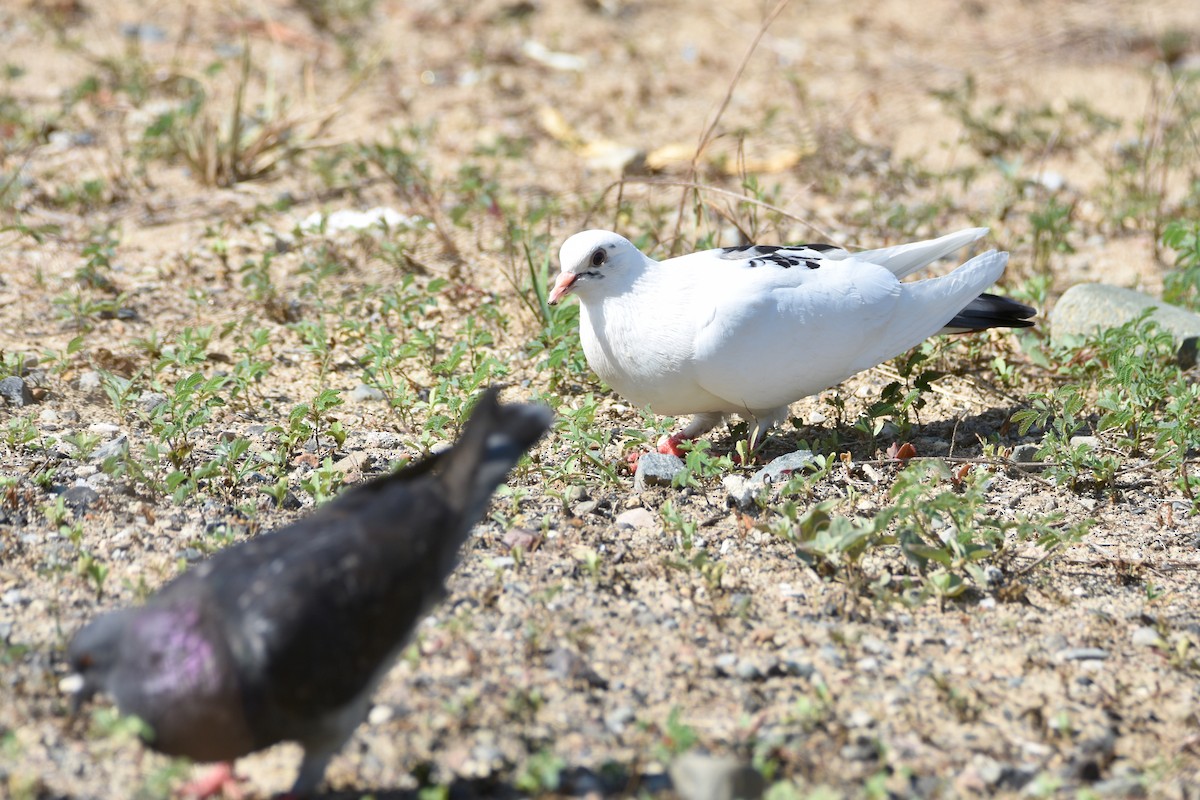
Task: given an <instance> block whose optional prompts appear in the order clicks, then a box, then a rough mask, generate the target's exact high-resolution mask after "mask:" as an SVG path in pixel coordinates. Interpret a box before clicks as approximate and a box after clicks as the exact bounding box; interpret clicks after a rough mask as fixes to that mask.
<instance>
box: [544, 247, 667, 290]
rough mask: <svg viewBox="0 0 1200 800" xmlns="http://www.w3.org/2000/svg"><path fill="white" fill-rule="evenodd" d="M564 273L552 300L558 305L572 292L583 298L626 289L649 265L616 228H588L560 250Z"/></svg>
mask: <svg viewBox="0 0 1200 800" xmlns="http://www.w3.org/2000/svg"><path fill="white" fill-rule="evenodd" d="M558 260H559V265H560V266H561V268H562V272H560V273H559V274H558V279H557V280H556V281H555V283H554V289H553V290H552V291H551V292H550V297H549V299H548V302H549V303H550V305H555V304H556V303H558V302H559V301H561V300H562V299H563V298H564V297H566V296H567V295H569V294H571V293H572V292H578V293H579V296H580V298H582V299H587V297H588V296H589V295H591V294H594V293H604V294H614V293H616V292H618V291H619V290H621V289H624V288H625V287H626V286H628V285H629V283H630V282H631V281H632V280H633V278H635V277H636V276H637V275H638V274H639V273H640V272H641V270H642V268H643V267H644V266H645V265H646V261H647V259H646V256H645V255H643V254H642V251H641V250H638V249H637V248H636V247H634V246H633V243H632V242H630V241H629V240H628V239H626V238H625V237H624V236H621V235H619V234H616V233H613V232H612V231H584V232H583V233H577V234H575V235H574V236H572V237H571V238H570V239H567V240H566V241H565V242H563V246H562V249H560V250H559V251H558Z"/></svg>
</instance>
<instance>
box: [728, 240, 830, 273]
mask: <svg viewBox="0 0 1200 800" xmlns="http://www.w3.org/2000/svg"><path fill="white" fill-rule="evenodd" d="M833 251H837V253H836V255H840V254H841V253H844V252H845V251H843V250H842V249H841V248H840V247H838V246H837V245H832V244H797V245H770V244H743V245H739V246H738V247H723V248H721V250H720V251H719V252H720V255H719V256H718V257H719V258H723V259H725V260H727V261H743V262H745V264H746V266H748V267H751V268H753V267H761V266H764V265H766V264H770V265H772V266H775V267H780V268H782V269H790V268H792V267H800V266H803V267H807V268H808V269H818V268H820V266H821V259H823V258H826V257H828V256H829V255H835V254H834V253H833Z"/></svg>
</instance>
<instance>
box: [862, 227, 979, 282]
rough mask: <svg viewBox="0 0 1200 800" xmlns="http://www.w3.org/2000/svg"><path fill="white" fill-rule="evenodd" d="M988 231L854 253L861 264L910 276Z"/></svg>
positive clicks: (974, 230)
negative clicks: (873, 265) (875, 265)
mask: <svg viewBox="0 0 1200 800" xmlns="http://www.w3.org/2000/svg"><path fill="white" fill-rule="evenodd" d="M987 232H988V229H987V228H966V229H965V230H961V231H955V232H954V233H947V234H946V235H945V236H939V237H938V238H936V239H926V240H925V241H923V242H909V243H908V244H897V245H893V246H892V247H881V248H879V249H878V250H863V251H862V252H859V253H855V254H854V256H853V257H854V258H855V259H856V260H858V261H869V262H871V263H872V264H878V265H879V266H881V267H884V268H886V269H887V270H888V272H890V273H892V274H893V275H895V276H896V277H897V278H903V277H904V276H905V275H911V274H912V273H914V272H916V271H917V270H919V269H921V268H922V267H927V266H929V265H930V264H932V263H933V262H934V261H937V260H938V259H939V258H944V257H946V256H948V255H950V254H951V253H955V252H957V251H959V250H961V249H962V248H964V247H966V246H967V245H969V244H970V243H971V242H974V241H978V240H979V239H982V238H983V237H984V236H985V235H986V234H987Z"/></svg>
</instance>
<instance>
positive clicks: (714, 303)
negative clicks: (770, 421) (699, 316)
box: [693, 260, 901, 411]
mask: <svg viewBox="0 0 1200 800" xmlns="http://www.w3.org/2000/svg"><path fill="white" fill-rule="evenodd" d="M755 277H756V278H758V279H757V280H754V281H752V283H753V284H755V285H753V286H744V287H742V289H743V291H739V292H730V291H728V290H726V291H725V292H724V293H723V294H722V295H721V296H714V297H712V298H710V302H711V308H712V314H711V318H710V319H709V321H708V323H707V324H706V325H704V326H703V328H702V329H701V330H700V331H699V332H698V335H697V337H696V343H695V349H694V356H693V357H694V359H695V363H696V372H697V378H698V381H699V383H700V385H701V386H702V387H703V388H704V389H705V390H706V391H707V392H710V393H711V394H714V395H717V396H719V397H721V398H723V399H724V400H725V401H726V402H727V403H728V408H726V409H723V410H730V411H732V410H738V409H743V410H762V409H770V408H775V407H778V406H781V405H786V404H787V403H790V402H792V401H794V400H796V399H797V398H800V397H803V396H805V395H807V394H811V393H813V392H816V391H820V390H821V389H824V388H826V387H827V386H831V385H833V384H835V383H837V382H838V381H840V380H843V379H844V378H847V377H849V376H850V375H852V374H854V372H856V371H858V370H856V369H850V368H849V364H850V363H851V362H852V361H857V360H859V359H860V358H861V357H862V355H863V353H864V350H873V349H876V348H877V347H878V343H879V335H880V333H881V332H882V330H883V329H884V328H885V327H886V325H887V324H888V322H889V321H890V319H891V317H892V316H893V314H894V310H895V307H896V304H897V302H898V300H899V299H900V296H901V285H900V282H899V281H898V280H897V279H896V277H895V276H894V275H892V274H891V273H890V272H888V271H887V270H886V269H884V268H882V267H879V266H877V265H874V264H865V263H862V262H859V261H857V260H845V261H840V262H828V261H826V262H823V264H821V265H820V266H818V267H817V268H814V269H807V268H804V267H801V268H799V269H795V268H793V269H789V270H786V271H784V270H780V269H778V268H775V269H773V270H771V272H770V273H768V272H767V270H763V272H762V273H761V277H758V276H755ZM772 278H774V280H771V279H772ZM770 284H774V285H770ZM714 410H716V409H714Z"/></svg>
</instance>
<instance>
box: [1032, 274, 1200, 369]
mask: <svg viewBox="0 0 1200 800" xmlns="http://www.w3.org/2000/svg"><path fill="white" fill-rule="evenodd" d="M1147 308H1155V309H1157V310H1156V311H1155V312H1154V313H1153V314H1151V316H1150V318H1151V319H1152V320H1154V321H1155V322H1157V323H1158V324H1159V325H1160V326H1161V327H1162V328H1163V329H1164V330H1167V331H1170V333H1171V334H1172V335H1173V336H1174V337H1175V342H1176V345H1177V346H1178V347H1179V350H1178V353H1177V356H1178V358H1179V361H1180V366H1183V367H1192V366H1194V365H1195V364H1196V345H1197V339H1198V338H1200V314H1193V313H1192V312H1191V311H1188V310H1187V309H1183V308H1180V307H1179V306H1173V305H1171V304H1170V303H1164V302H1163V301H1162V300H1159V299H1157V298H1154V297H1151V296H1149V295H1146V294H1142V293H1141V292H1135V291H1133V290H1132V289H1122V288H1120V287H1117V286H1107V285H1105V284H1102V283H1082V284H1079V285H1077V286H1072V287H1071V288H1070V289H1068V290H1067V291H1066V292H1064V293H1063V296H1062V297H1061V298H1060V299H1059V301H1058V305H1056V306H1055V307H1054V310H1053V311H1051V312H1050V331H1051V335H1052V336H1053V337H1055V338H1060V337H1062V336H1068V335H1076V336H1078V335H1088V334H1091V333H1094V332H1095V331H1097V330H1099V329H1103V328H1109V327H1113V326H1116V325H1122V324H1124V323H1126V322H1128V321H1129V320H1131V319H1135V318H1136V317H1137V316H1138V315H1139V314H1140V313H1142V312H1143V311H1145V310H1146V309H1147Z"/></svg>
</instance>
